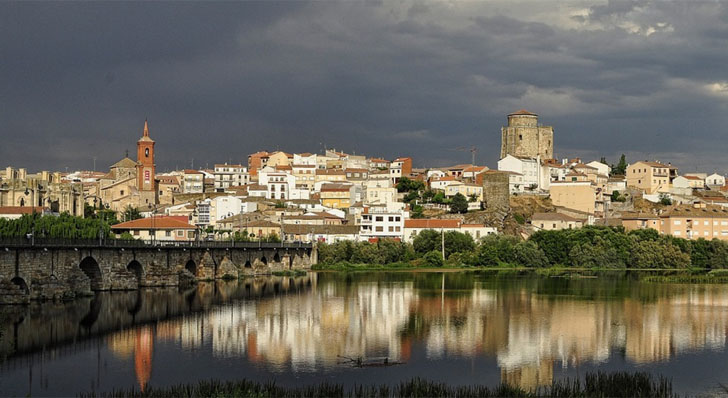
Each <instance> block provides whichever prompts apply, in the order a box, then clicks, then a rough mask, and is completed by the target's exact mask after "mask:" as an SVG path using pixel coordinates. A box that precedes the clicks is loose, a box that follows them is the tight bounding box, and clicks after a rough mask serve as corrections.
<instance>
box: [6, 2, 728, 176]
mask: <svg viewBox="0 0 728 398" xmlns="http://www.w3.org/2000/svg"><path fill="white" fill-rule="evenodd" d="M544 3H546V4H544ZM726 22H728V13H727V12H726V7H725V6H724V3H719V2H715V3H708V2H701V3H675V2H634V1H630V2H614V1H610V2H596V1H595V2H593V4H585V3H584V2H574V3H560V4H558V5H556V4H550V3H549V2H543V3H540V2H523V3H519V2H513V1H508V2H502V3H498V2H495V3H494V2H463V3H459V2H422V1H411V2H378V3H372V2H360V3H353V2H344V3H333V2H311V3H304V2H245V3H111V4H108V3H31V4H26V3H3V4H2V5H0V57H2V62H0V83H1V85H2V95H1V96H0V107H1V109H0V132H2V133H1V134H2V143H3V144H2V145H1V146H0V159H2V160H3V163H5V164H12V165H16V166H27V167H30V168H33V169H40V168H50V169H61V170H63V168H64V167H70V168H72V169H73V168H90V167H91V165H92V158H93V157H97V164H98V166H97V168H102V167H105V166H106V165H108V164H110V163H112V162H114V161H116V160H118V158H119V157H121V156H123V152H124V150H125V149H129V150H130V151H132V152H133V150H134V145H135V140H136V139H137V138H138V136H139V135H140V133H141V124H142V123H143V120H144V118H145V117H148V118H149V120H150V127H151V130H152V131H151V132H152V136H153V138H155V140H157V142H158V144H157V145H158V165H159V168H160V169H168V168H174V167H176V166H179V167H183V166H189V165H190V164H191V161H192V159H193V158H194V162H195V166H200V165H202V166H204V165H205V163H209V164H212V163H214V162H221V161H228V160H232V161H244V160H245V159H246V157H247V154H248V153H251V152H254V151H257V150H263V149H267V150H272V149H283V150H287V151H319V150H320V149H321V147H322V146H323V145H326V146H329V147H336V148H338V149H342V150H346V151H353V152H356V153H366V154H370V155H374V156H384V157H389V158H391V157H395V156H399V155H406V154H408V155H412V156H413V157H414V158H415V163H416V164H417V165H442V164H447V163H461V162H464V161H467V160H469V158H470V154H469V153H466V152H459V151H455V150H454V149H455V148H459V147H465V146H470V145H475V146H477V147H478V148H479V150H480V151H479V154H478V159H479V161H480V162H481V163H486V164H488V165H489V166H495V161H496V160H497V156H498V153H499V146H500V141H499V140H500V126H501V125H502V124H503V123H504V122H505V114H507V113H508V112H510V111H513V110H516V109H519V108H527V109H529V110H532V111H535V112H537V113H539V114H540V115H541V121H542V122H543V123H544V124H551V125H554V126H555V129H556V139H555V141H556V147H557V148H556V151H557V153H558V154H559V155H561V156H576V155H583V156H585V157H595V158H598V157H600V156H607V157H609V158H614V157H616V156H618V154H619V153H621V152H626V153H628V154H630V156H632V157H633V158H634V159H636V158H642V157H652V158H659V159H660V160H664V161H672V162H673V163H676V164H678V165H679V166H680V162H684V163H686V164H685V167H688V166H689V167H695V168H699V167H703V168H708V167H710V168H711V169H712V168H713V167H717V168H718V170H726V169H728V162H726V161H723V160H722V156H719V155H720V154H722V148H720V147H719V146H716V145H713V144H709V143H712V142H714V141H716V140H720V139H721V138H722V135H723V134H724V133H725V129H724V127H723V126H725V125H726V122H728V120H726V119H727V117H726V116H725V114H726V113H725V111H726V104H727V103H728V86H726V81H727V80H728V77H727V76H726V74H725V65H726V64H728V52H726V51H725V50H724V46H725V39H726V38H727V37H726V36H728V28H727V27H726V26H728V24H727V23H726ZM692 154H695V155H699V156H697V157H698V158H702V159H706V160H704V161H695V160H692V159H695V158H696V156H692ZM688 163H700V164H698V165H695V164H693V165H689V164H688ZM712 163H716V164H715V166H713V165H712ZM0 166H4V165H0ZM706 171H712V170H706Z"/></svg>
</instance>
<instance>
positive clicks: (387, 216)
mask: <svg viewBox="0 0 728 398" xmlns="http://www.w3.org/2000/svg"><path fill="white" fill-rule="evenodd" d="M408 217H409V212H406V211H394V212H393V211H390V210H388V209H387V208H385V207H365V208H364V212H363V213H362V215H361V226H360V228H361V229H360V233H359V234H360V235H361V237H362V239H372V238H393V239H402V238H403V237H404V220H405V218H408Z"/></svg>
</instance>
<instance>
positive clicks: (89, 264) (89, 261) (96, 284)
mask: <svg viewBox="0 0 728 398" xmlns="http://www.w3.org/2000/svg"><path fill="white" fill-rule="evenodd" d="M78 266H79V268H81V271H83V273H84V274H86V276H87V277H88V279H89V280H90V281H91V290H102V289H103V283H104V280H103V276H102V275H101V267H99V263H98V262H97V261H96V259H95V258H93V257H91V256H88V257H85V258H84V259H83V260H81V262H80V263H79V264H78Z"/></svg>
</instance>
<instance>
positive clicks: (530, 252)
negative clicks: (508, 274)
mask: <svg viewBox="0 0 728 398" xmlns="http://www.w3.org/2000/svg"><path fill="white" fill-rule="evenodd" d="M513 257H514V258H515V260H516V264H518V265H522V266H524V267H534V268H541V267H546V266H548V264H549V259H548V258H547V257H546V255H545V254H544V253H543V250H541V249H539V247H538V245H537V244H536V243H534V242H519V243H517V244H516V245H515V246H514V247H513Z"/></svg>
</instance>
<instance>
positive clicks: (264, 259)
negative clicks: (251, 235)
mask: <svg viewBox="0 0 728 398" xmlns="http://www.w3.org/2000/svg"><path fill="white" fill-rule="evenodd" d="M260 262H261V263H263V264H265V265H268V259H267V258H265V256H263V257H261V258H260Z"/></svg>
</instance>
